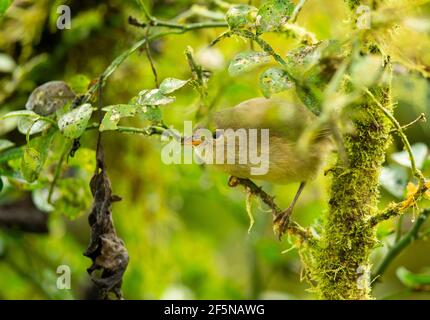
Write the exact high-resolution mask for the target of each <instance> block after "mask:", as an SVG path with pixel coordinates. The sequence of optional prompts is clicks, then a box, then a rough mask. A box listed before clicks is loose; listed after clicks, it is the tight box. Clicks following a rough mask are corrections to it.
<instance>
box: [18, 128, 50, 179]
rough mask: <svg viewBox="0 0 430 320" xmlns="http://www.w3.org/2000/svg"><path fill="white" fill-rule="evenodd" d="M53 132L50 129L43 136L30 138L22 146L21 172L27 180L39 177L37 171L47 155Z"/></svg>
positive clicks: (40, 168) (38, 171)
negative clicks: (26, 143) (27, 142)
mask: <svg viewBox="0 0 430 320" xmlns="http://www.w3.org/2000/svg"><path fill="white" fill-rule="evenodd" d="M54 133H55V130H51V131H50V132H48V133H47V134H45V135H43V136H40V137H37V138H34V139H32V140H31V141H30V142H29V144H28V145H27V146H25V147H24V153H23V155H22V159H21V173H22V176H23V177H24V179H25V180H27V181H28V182H30V183H31V182H34V181H36V180H37V178H38V177H39V173H40V171H41V170H42V167H43V165H44V163H45V161H46V158H47V157H48V152H49V149H50V145H51V142H52V139H53V137H54Z"/></svg>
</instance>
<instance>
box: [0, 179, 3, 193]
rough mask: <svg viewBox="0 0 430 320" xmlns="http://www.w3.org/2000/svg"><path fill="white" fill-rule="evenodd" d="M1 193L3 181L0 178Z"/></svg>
mask: <svg viewBox="0 0 430 320" xmlns="http://www.w3.org/2000/svg"><path fill="white" fill-rule="evenodd" d="M2 191H3V180H2V178H1V177H0V192H2Z"/></svg>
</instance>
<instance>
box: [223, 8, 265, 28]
mask: <svg viewBox="0 0 430 320" xmlns="http://www.w3.org/2000/svg"><path fill="white" fill-rule="evenodd" d="M257 11H258V9H257V8H256V7H253V6H249V5H246V4H240V5H235V6H231V7H230V9H229V10H228V11H227V13H226V15H225V18H226V20H227V24H228V26H229V27H230V29H243V28H247V27H250V26H252V24H253V23H254V21H255V18H256V16H257Z"/></svg>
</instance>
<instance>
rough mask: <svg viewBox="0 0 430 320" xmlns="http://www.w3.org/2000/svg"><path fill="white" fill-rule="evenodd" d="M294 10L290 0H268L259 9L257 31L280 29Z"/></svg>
mask: <svg viewBox="0 0 430 320" xmlns="http://www.w3.org/2000/svg"><path fill="white" fill-rule="evenodd" d="M293 11H294V4H293V3H292V2H291V1H290V0H268V1H266V2H265V3H264V4H263V5H262V6H261V8H260V9H259V10H258V15H257V21H258V23H257V32H259V33H263V32H269V31H278V30H279V28H280V26H281V25H282V24H284V23H286V22H287V21H288V19H289V18H290V16H291V14H292V13H293Z"/></svg>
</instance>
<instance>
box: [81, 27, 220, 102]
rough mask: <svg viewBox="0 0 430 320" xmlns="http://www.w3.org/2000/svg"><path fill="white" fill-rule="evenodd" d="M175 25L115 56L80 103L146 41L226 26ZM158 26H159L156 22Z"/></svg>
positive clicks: (90, 95) (91, 94)
mask: <svg viewBox="0 0 430 320" xmlns="http://www.w3.org/2000/svg"><path fill="white" fill-rule="evenodd" d="M174 25H176V26H181V27H180V28H176V29H175V28H174V29H171V30H168V31H162V32H158V33H154V34H152V35H150V36H149V37H148V38H146V37H145V38H143V39H141V40H139V41H137V42H136V43H135V44H134V45H132V46H131V47H130V48H129V49H127V50H126V51H124V52H123V53H121V54H120V55H119V56H117V57H116V58H115V60H113V61H112V62H111V64H110V65H109V66H108V67H107V68H106V69H105V71H104V72H103V73H102V75H101V79H100V80H101V81H98V82H97V83H96V84H94V85H93V86H92V87H91V88H90V89H89V90H88V92H87V93H86V95H85V98H84V99H83V102H82V103H85V102H87V101H89V100H90V99H91V97H92V96H93V95H94V94H95V93H96V92H97V88H98V86H99V85H104V83H105V82H106V80H107V79H108V78H109V77H110V76H111V75H112V73H114V72H115V70H116V69H117V68H118V67H119V66H120V65H121V64H122V63H123V62H124V61H125V60H126V59H127V58H128V57H129V56H130V55H132V54H133V53H134V52H136V51H137V50H138V49H139V48H141V47H142V46H143V45H145V43H146V42H147V41H152V40H155V39H159V38H162V37H165V36H167V35H171V34H172V35H173V34H183V33H186V32H189V31H192V30H199V29H207V28H224V27H227V23H226V22H212V21H209V22H197V23H189V24H181V25H179V24H174ZM158 26H161V25H160V24H158ZM163 26H166V27H169V28H173V27H172V25H171V24H164V25H163Z"/></svg>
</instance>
